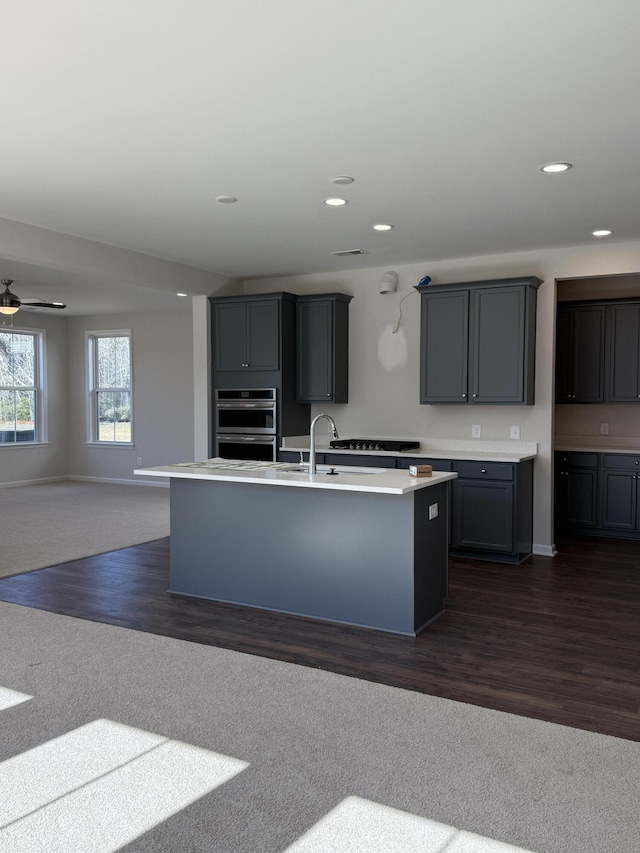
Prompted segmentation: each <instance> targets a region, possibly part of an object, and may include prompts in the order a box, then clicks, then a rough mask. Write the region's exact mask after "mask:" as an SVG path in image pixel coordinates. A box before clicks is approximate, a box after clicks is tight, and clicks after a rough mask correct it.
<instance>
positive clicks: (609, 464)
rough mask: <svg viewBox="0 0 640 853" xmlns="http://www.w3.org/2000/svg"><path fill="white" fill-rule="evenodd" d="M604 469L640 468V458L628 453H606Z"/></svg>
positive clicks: (603, 459)
mask: <svg viewBox="0 0 640 853" xmlns="http://www.w3.org/2000/svg"><path fill="white" fill-rule="evenodd" d="M602 467H603V468H640V456H637V455H632V454H630V453H629V454H627V453H605V454H604V455H603V457H602Z"/></svg>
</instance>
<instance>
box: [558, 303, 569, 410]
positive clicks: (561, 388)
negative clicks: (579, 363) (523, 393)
mask: <svg viewBox="0 0 640 853" xmlns="http://www.w3.org/2000/svg"><path fill="white" fill-rule="evenodd" d="M572 365H573V311H572V309H571V306H570V305H558V314H557V317H556V403H571V402H573V397H572V394H573V373H572Z"/></svg>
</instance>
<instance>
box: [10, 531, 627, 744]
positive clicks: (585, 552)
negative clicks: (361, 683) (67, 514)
mask: <svg viewBox="0 0 640 853" xmlns="http://www.w3.org/2000/svg"><path fill="white" fill-rule="evenodd" d="M168 554H169V540H168V539H160V540H158V541H156V542H150V543H147V544H145V545H138V546H135V547H133V548H126V549H124V550H122V551H114V552H111V553H110V554H102V555H100V556H97V557H88V558H86V559H83V560H76V561H75V562H72V563H65V564H62V565H59V566H53V567H51V568H48V569H40V570H39V571H35V572H29V573H27V574H23V575H16V576H14V577H10V578H5V579H1V580H0V599H1V600H3V601H10V602H14V603H17V604H24V605H27V606H28V607H35V608H40V609H42V610H50V611H53V612H55V613H63V614H66V615H69V616H76V617H80V618H82V619H90V620H93V621H96V622H107V623H110V624H113V625H122V626H126V627H128V628H135V629H137V630H140V631H148V632H151V633H154V634H163V635H165V636H170V637H177V638H180V639H182V640H189V641H192V642H196V643H204V644H209V645H214V646H222V647H224V648H228V649H235V650H237V651H241V652H248V653H250V654H256V655H263V656H265V657H271V658H276V659H278V660H283V661H290V662H292V663H297V664H302V665H304V666H310V667H317V668H320V669H325V670H331V671H333V672H338V673H342V674H344V675H350V676H355V677H356V678H364V679H368V680H370V681H376V682H380V683H383V684H388V685H392V686H395V687H404V688H406V689H409V690H416V691H420V692H423V693H429V694H432V695H435V696H443V697H446V698H449V699H456V700H459V701H461V702H471V703H473V704H475V705H481V706H484V707H488V708H496V709H498V710H501V711H508V712H511V713H514V714H521V715H524V716H529V717H536V718H538V719H542V720H549V721H552V722H555V723H562V724H565V725H569V726H576V727H579V728H583V729H588V730H591V731H597V732H603V733H605V734H610V735H616V736H618V737H624V738H628V739H631V740H636V741H640V543H638V542H625V541H621V540H614V541H612V540H600V539H591V538H582V539H580V538H574V539H570V540H567V541H566V542H562V543H561V544H560V546H559V554H558V556H557V557H555V558H554V559H550V558H547V557H532V558H531V559H530V560H528V561H526V562H525V563H524V564H523V565H521V566H503V565H499V564H496V563H487V562H480V561H475V560H462V559H451V560H450V572H449V580H450V587H449V598H448V601H447V612H446V613H445V615H443V616H442V617H440V618H439V619H438V620H436V621H435V622H434V623H433V624H432V625H431V626H429V627H428V628H427V629H426V630H425V631H424V632H423V633H422V634H421V635H420V636H419V637H417V638H415V639H413V638H406V637H399V636H395V635H391V634H385V633H382V632H378V631H371V630H364V629H359V628H349V627H344V626H336V625H331V624H328V623H323V622H318V621H315V620H312V619H303V618H300V617H292V616H284V615H280V614H274V613H268V612H265V611H259V610H252V609H249V608H243V607H238V606H234V605H228V604H216V603H213V602H209V601H202V600H199V599H190V598H185V597H180V596H175V595H169V594H167V593H166V591H165V590H166V588H167V583H168Z"/></svg>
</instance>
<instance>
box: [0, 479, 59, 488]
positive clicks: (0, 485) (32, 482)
mask: <svg viewBox="0 0 640 853" xmlns="http://www.w3.org/2000/svg"><path fill="white" fill-rule="evenodd" d="M68 479H69V478H68V477H66V476H64V477H43V478H42V479H39V480H17V481H16V482H15V483H0V489H15V488H16V487H17V486H36V485H38V484H39V483H58V482H60V480H68Z"/></svg>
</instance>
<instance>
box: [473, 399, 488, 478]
mask: <svg viewBox="0 0 640 853" xmlns="http://www.w3.org/2000/svg"><path fill="white" fill-rule="evenodd" d="M474 396H475V395H474ZM480 473H481V474H486V473H487V469H486V468H483V469H482V470H481V471H480Z"/></svg>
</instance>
